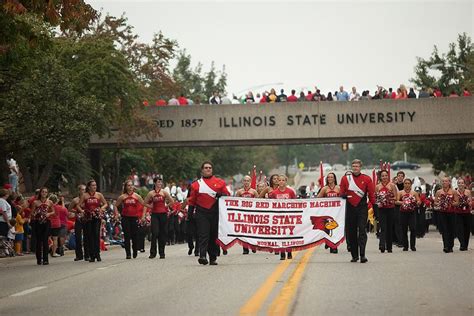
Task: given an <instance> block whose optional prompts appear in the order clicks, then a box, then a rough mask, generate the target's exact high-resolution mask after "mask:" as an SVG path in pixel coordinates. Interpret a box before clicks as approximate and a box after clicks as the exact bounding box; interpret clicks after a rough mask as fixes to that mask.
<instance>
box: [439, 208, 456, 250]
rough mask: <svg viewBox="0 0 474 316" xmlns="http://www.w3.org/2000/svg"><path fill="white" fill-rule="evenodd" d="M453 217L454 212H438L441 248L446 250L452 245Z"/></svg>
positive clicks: (450, 248)
mask: <svg viewBox="0 0 474 316" xmlns="http://www.w3.org/2000/svg"><path fill="white" fill-rule="evenodd" d="M455 219H456V217H455V214H454V213H447V212H439V220H440V224H441V235H442V236H443V248H444V249H447V250H452V249H453V247H454V236H455V234H454V232H455V225H456V224H455Z"/></svg>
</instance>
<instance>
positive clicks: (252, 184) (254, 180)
mask: <svg viewBox="0 0 474 316" xmlns="http://www.w3.org/2000/svg"><path fill="white" fill-rule="evenodd" d="M251 177H252V182H250V187H251V188H252V189H256V188H257V166H255V165H254V166H253V170H252V175H251Z"/></svg>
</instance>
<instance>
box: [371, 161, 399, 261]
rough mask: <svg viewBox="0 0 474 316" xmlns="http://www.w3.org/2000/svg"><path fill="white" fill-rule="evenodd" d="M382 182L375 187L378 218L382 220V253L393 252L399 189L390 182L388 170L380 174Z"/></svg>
mask: <svg viewBox="0 0 474 316" xmlns="http://www.w3.org/2000/svg"><path fill="white" fill-rule="evenodd" d="M380 180H381V182H380V183H379V184H378V185H377V186H376V187H375V196H376V203H375V204H374V207H378V218H379V220H380V240H379V250H380V252H382V253H383V252H385V249H386V250H387V252H392V233H393V229H392V227H393V212H394V209H395V197H396V196H397V188H396V186H395V184H393V183H391V182H390V177H389V175H388V171H387V170H382V171H381V172H380Z"/></svg>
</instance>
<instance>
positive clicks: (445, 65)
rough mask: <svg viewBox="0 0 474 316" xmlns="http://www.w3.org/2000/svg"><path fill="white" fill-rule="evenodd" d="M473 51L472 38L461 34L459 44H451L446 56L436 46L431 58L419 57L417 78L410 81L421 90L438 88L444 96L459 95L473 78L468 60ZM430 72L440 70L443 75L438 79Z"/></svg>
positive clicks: (416, 70) (416, 69) (416, 71)
mask: <svg viewBox="0 0 474 316" xmlns="http://www.w3.org/2000/svg"><path fill="white" fill-rule="evenodd" d="M473 51H474V49H473V44H472V42H471V38H470V37H469V36H468V35H467V34H466V33H463V34H459V36H458V39H457V43H450V44H449V49H448V52H447V53H446V54H440V53H439V51H438V47H437V46H434V49H433V53H432V54H431V56H430V58H428V59H423V58H421V57H417V64H416V66H415V78H413V79H411V80H410V81H411V82H413V83H414V84H415V85H417V86H418V87H420V88H434V87H438V88H439V89H440V90H441V92H442V93H443V95H449V94H450V93H451V92H452V91H455V92H456V93H458V94H459V93H461V91H462V88H463V87H464V85H465V83H466V82H469V81H470V80H472V79H469V76H470V78H472V70H471V72H470V74H469V69H468V59H469V58H470V56H472V52H473ZM471 58H472V57H471ZM471 60H472V59H471ZM471 69H472V68H471ZM430 70H438V71H440V72H441V75H440V76H439V78H436V76H435V75H434V74H433V73H432V72H431V73H430Z"/></svg>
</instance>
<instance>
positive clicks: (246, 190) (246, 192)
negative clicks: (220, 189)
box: [235, 176, 258, 255]
mask: <svg viewBox="0 0 474 316" xmlns="http://www.w3.org/2000/svg"><path fill="white" fill-rule="evenodd" d="M251 182H252V178H251V177H250V176H245V177H244V178H243V180H242V183H243V185H244V187H243V188H241V189H239V190H237V192H235V196H237V197H244V198H250V199H252V198H256V197H258V193H257V190H255V189H252V188H251V187H250V183H251ZM252 252H253V253H255V250H254V249H252ZM243 254H244V255H248V254H249V248H246V247H243Z"/></svg>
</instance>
